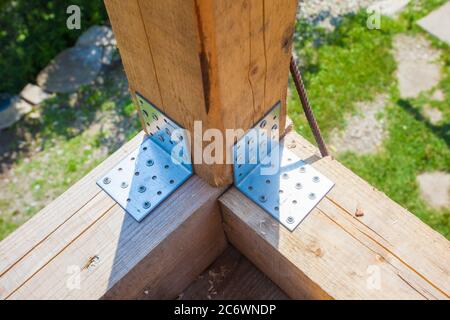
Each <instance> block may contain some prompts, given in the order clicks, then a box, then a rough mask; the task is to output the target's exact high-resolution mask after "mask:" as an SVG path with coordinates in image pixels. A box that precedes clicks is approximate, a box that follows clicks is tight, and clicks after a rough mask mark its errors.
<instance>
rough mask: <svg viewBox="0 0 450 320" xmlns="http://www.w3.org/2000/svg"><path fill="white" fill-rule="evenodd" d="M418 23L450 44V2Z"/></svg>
mask: <svg viewBox="0 0 450 320" xmlns="http://www.w3.org/2000/svg"><path fill="white" fill-rule="evenodd" d="M417 24H418V25H419V26H421V27H422V28H423V29H425V30H426V31H428V32H429V33H431V34H432V35H433V36H435V37H436V38H438V39H440V40H441V41H445V42H447V43H448V44H450V2H447V3H446V4H444V5H443V6H442V7H440V8H438V9H436V10H435V11H433V12H431V13H430V14H429V15H427V16H426V17H425V18H423V19H421V20H419V21H418V22H417Z"/></svg>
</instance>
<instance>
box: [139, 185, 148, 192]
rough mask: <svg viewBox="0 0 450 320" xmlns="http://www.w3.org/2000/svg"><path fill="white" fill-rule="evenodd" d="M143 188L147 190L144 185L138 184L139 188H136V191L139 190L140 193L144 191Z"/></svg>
mask: <svg viewBox="0 0 450 320" xmlns="http://www.w3.org/2000/svg"><path fill="white" fill-rule="evenodd" d="M145 190H147V188H146V187H144V186H140V187H139V189H138V191H139V192H140V193H144V192H145Z"/></svg>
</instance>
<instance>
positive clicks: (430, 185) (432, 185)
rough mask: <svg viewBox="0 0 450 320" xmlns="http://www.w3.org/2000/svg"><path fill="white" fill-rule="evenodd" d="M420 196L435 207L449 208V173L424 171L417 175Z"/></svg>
mask: <svg viewBox="0 0 450 320" xmlns="http://www.w3.org/2000/svg"><path fill="white" fill-rule="evenodd" d="M417 182H418V183H419V189H420V194H421V196H422V198H423V199H424V200H425V201H426V202H427V203H428V205H430V206H431V207H433V208H435V209H444V208H450V173H446V172H440V171H436V172H425V173H422V174H420V175H419V176H418V177H417Z"/></svg>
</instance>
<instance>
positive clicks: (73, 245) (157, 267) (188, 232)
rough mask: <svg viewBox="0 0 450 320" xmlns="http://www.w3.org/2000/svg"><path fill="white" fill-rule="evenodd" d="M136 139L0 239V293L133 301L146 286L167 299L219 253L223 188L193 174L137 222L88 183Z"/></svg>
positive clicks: (223, 242) (17, 296)
mask: <svg viewBox="0 0 450 320" xmlns="http://www.w3.org/2000/svg"><path fill="white" fill-rule="evenodd" d="M142 138H143V134H142V133H141V134H139V135H138V136H137V137H136V138H134V139H133V140H132V141H131V142H129V143H128V144H126V145H125V146H124V147H122V148H121V149H120V150H119V151H117V152H116V153H115V154H114V155H113V156H112V157H110V158H108V159H107V160H106V161H105V162H104V163H102V164H101V165H100V166H99V167H97V168H96V169H94V170H93V171H92V172H91V173H90V174H88V175H87V176H86V177H85V178H84V179H83V180H82V181H81V182H80V183H77V184H75V185H74V186H73V187H72V188H71V189H70V190H68V191H67V192H66V193H65V194H63V195H62V196H61V197H60V198H58V199H56V200H55V201H54V202H53V203H52V204H50V205H49V206H48V207H47V208H45V209H44V210H43V211H41V212H40V213H38V214H37V215H36V216H35V217H34V218H33V219H32V220H31V221H29V222H28V223H26V224H25V225H24V226H23V227H22V228H20V229H18V230H17V231H16V232H14V233H13V234H12V235H11V236H10V237H8V238H6V239H5V240H4V241H2V242H1V243H0V249H1V251H0V252H1V253H2V264H3V266H2V268H4V269H3V270H4V271H3V273H2V274H1V276H0V294H1V297H2V298H4V299H5V298H6V299H99V298H105V299H116V298H136V297H137V296H138V294H139V293H140V292H141V290H142V288H144V287H145V286H146V285H151V286H152V288H153V291H152V293H151V296H152V297H154V298H174V297H176V296H177V295H178V294H179V293H180V292H181V291H182V290H183V289H184V288H185V287H187V286H188V285H189V283H190V282H191V281H192V280H194V279H195V278H196V277H197V275H198V274H200V273H201V272H202V271H203V270H204V269H205V268H206V267H207V266H208V265H210V264H211V263H212V262H213V261H214V260H215V258H216V257H217V256H219V255H220V253H221V252H222V251H223V250H224V248H225V246H226V240H225V237H224V234H223V229H222V225H221V217H220V212H219V208H218V204H217V201H216V200H217V198H218V197H219V195H220V194H221V193H222V192H223V189H221V188H213V187H211V186H209V185H208V184H207V183H205V182H203V181H202V180H201V179H200V178H199V177H197V176H193V177H192V178H190V179H189V180H188V181H187V182H186V183H185V184H183V185H182V186H181V187H180V189H178V190H177V191H176V192H175V193H174V194H172V195H171V196H170V197H169V198H168V199H167V200H166V201H165V202H164V203H163V204H161V205H160V206H159V207H158V208H157V209H155V211H154V212H153V213H152V214H151V215H150V216H148V217H147V218H146V219H144V220H143V221H142V222H141V223H137V222H136V221H135V220H134V219H133V218H131V217H130V216H129V215H128V214H126V213H125V212H124V210H123V209H122V208H120V206H118V205H117V204H116V203H115V202H114V201H113V200H112V199H111V198H110V197H109V196H107V195H106V194H105V193H104V192H103V191H101V189H100V188H99V187H98V186H97V185H96V184H95V181H96V180H97V179H98V178H100V177H101V176H102V175H103V174H104V173H105V172H106V171H107V170H109V169H110V168H111V167H112V166H114V165H115V164H116V163H117V162H118V161H119V160H120V159H121V158H122V157H124V156H125V155H126V154H128V153H129V152H130V151H131V150H132V149H133V148H134V147H137V146H138V145H139V144H140V142H141V141H142ZM30 240H31V241H30ZM184 265H188V266H189V268H182V267H181V266H184ZM78 280H79V284H80V286H79V287H77V286H76V285H74V283H75V284H76V282H77V281H78ZM74 281H75V282H74Z"/></svg>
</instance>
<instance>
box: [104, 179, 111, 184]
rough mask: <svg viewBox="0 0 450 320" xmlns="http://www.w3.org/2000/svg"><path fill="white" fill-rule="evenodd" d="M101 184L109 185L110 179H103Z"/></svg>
mask: <svg viewBox="0 0 450 320" xmlns="http://www.w3.org/2000/svg"><path fill="white" fill-rule="evenodd" d="M103 183H104V184H110V183H111V178H109V177H106V178H105V179H103Z"/></svg>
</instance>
